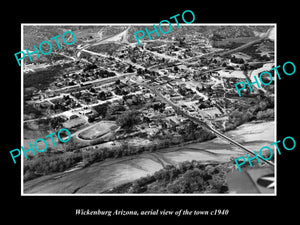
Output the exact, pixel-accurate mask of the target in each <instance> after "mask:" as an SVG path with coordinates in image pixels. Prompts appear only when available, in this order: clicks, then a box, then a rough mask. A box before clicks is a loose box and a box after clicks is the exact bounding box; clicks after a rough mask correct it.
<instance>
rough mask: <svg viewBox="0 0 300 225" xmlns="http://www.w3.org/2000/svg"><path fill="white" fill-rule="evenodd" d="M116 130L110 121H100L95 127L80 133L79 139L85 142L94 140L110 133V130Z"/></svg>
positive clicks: (114, 124) (113, 123)
mask: <svg viewBox="0 0 300 225" xmlns="http://www.w3.org/2000/svg"><path fill="white" fill-rule="evenodd" d="M114 128H116V123H115V122H111V121H102V122H100V123H98V124H96V125H95V126H93V127H91V128H89V129H87V130H85V131H82V132H81V133H80V134H79V137H80V138H82V139H85V140H94V139H97V138H99V137H101V136H103V135H105V134H108V133H109V132H111V130H112V129H114Z"/></svg>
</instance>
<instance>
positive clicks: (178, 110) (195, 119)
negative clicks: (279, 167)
mask: <svg viewBox="0 0 300 225" xmlns="http://www.w3.org/2000/svg"><path fill="white" fill-rule="evenodd" d="M138 84H139V85H141V86H143V87H145V88H147V89H149V90H151V91H152V92H153V93H154V94H155V95H156V96H158V97H159V98H160V99H161V100H162V101H164V102H166V103H167V104H169V105H170V106H172V108H173V109H174V110H175V112H176V113H177V114H179V115H182V116H184V117H186V118H188V119H190V120H192V121H193V122H195V123H197V124H199V125H200V126H201V127H203V128H205V129H207V130H209V131H211V132H213V133H214V134H216V135H217V136H219V137H220V138H222V139H223V140H225V141H227V142H229V143H230V144H232V145H234V146H236V147H238V148H240V149H242V150H243V151H246V152H247V153H250V154H251V155H254V156H255V154H254V153H253V152H252V151H251V150H249V149H247V148H245V147H244V146H243V145H241V144H240V143H238V142H236V141H235V140H233V139H231V138H229V137H227V136H225V135H224V134H222V133H220V132H219V131H218V130H216V129H214V128H213V127H212V126H211V125H208V123H209V122H208V121H205V120H203V119H201V118H198V117H196V116H191V115H190V114H189V113H188V112H187V111H185V110H183V109H181V108H180V107H179V106H177V105H175V104H174V103H173V102H171V101H170V100H168V99H166V98H165V97H164V96H163V95H162V94H161V93H159V92H158V91H157V90H156V89H155V87H151V86H149V85H147V84H143V83H138ZM260 159H261V160H262V161H264V162H266V163H267V164H269V165H271V166H274V164H273V163H272V162H271V161H268V160H264V159H262V158H261V157H260Z"/></svg>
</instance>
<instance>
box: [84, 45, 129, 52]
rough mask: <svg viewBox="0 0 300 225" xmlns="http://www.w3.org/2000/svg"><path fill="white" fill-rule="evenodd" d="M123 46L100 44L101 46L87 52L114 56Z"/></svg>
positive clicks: (93, 47) (92, 47)
mask: <svg viewBox="0 0 300 225" xmlns="http://www.w3.org/2000/svg"><path fill="white" fill-rule="evenodd" d="M122 46H123V45H122V44H115V43H107V44H99V45H95V46H91V47H89V48H88V49H87V50H89V51H92V52H99V53H107V54H109V55H112V54H113V53H114V52H116V51H117V50H118V49H119V48H120V47H122Z"/></svg>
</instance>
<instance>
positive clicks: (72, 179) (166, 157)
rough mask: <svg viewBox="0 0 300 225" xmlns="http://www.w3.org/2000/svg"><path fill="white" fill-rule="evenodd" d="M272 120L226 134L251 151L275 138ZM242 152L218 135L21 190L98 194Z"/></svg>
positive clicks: (54, 177) (105, 163)
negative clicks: (182, 164)
mask: <svg viewBox="0 0 300 225" xmlns="http://www.w3.org/2000/svg"><path fill="white" fill-rule="evenodd" d="M274 132H275V122H274V121H268V122H263V121H260V122H259V121H256V122H250V123H246V124H243V125H241V126H239V127H237V128H236V129H235V130H232V131H228V132H225V135H227V136H228V137H230V138H232V139H234V140H236V141H238V142H239V143H240V144H242V145H244V146H245V147H247V148H248V149H251V150H253V151H254V150H259V149H260V148H261V147H263V146H266V145H269V144H270V143H272V142H274V141H275V134H274ZM242 155H245V152H243V151H242V150H240V149H238V148H236V147H235V146H232V145H230V144H228V143H227V142H224V140H223V139H221V138H215V139H213V140H210V141H205V142H200V143H193V144H187V145H184V146H182V147H171V148H166V149H161V150H158V151H155V152H145V153H142V154H139V155H134V156H128V157H123V158H120V159H108V160H105V161H103V162H98V163H94V164H92V165H91V166H89V167H87V168H83V169H80V170H75V171H72V172H69V173H55V174H51V175H46V176H43V177H39V178H36V179H34V180H30V181H28V182H26V183H24V193H25V194H29V193H36V194H40V193H43V194H71V193H78V194H83V193H85V194H97V193H101V192H103V191H105V190H108V189H110V188H113V187H116V186H118V185H121V184H124V183H127V182H130V181H133V180H135V179H138V178H140V177H143V176H146V175H147V174H153V173H154V172H155V171H158V170H160V169H162V168H163V166H164V165H167V164H177V163H179V162H183V161H186V160H198V161H203V162H227V161H229V160H230V158H236V157H239V156H242Z"/></svg>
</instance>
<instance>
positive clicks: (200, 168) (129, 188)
mask: <svg viewBox="0 0 300 225" xmlns="http://www.w3.org/2000/svg"><path fill="white" fill-rule="evenodd" d="M164 26H166V27H164ZM157 27H158V26H157ZM146 28H147V29H148V30H149V31H153V29H154V28H153V24H22V48H23V49H21V51H24V52H27V53H29V56H30V57H29V56H28V55H26V57H24V59H23V61H22V65H21V68H22V106H21V107H22V119H23V121H22V126H23V127H22V146H23V147H24V149H29V146H30V143H31V145H32V146H34V147H35V149H36V148H38V149H44V147H45V143H43V142H42V141H39V142H36V140H37V139H41V138H43V139H45V140H46V141H47V145H48V147H47V150H46V151H44V152H38V151H36V154H35V155H34V154H33V152H32V151H27V152H26V156H27V157H26V158H25V157H23V156H22V158H23V159H22V166H21V167H22V177H21V184H22V192H23V194H24V195H248V194H250V195H274V194H275V193H276V173H275V170H276V160H274V156H275V152H276V150H274V149H273V147H272V150H273V152H274V154H272V152H271V153H270V152H269V151H263V157H264V158H270V159H269V160H266V161H263V160H261V161H259V160H257V159H252V160H251V162H250V163H249V162H248V161H247V162H246V161H244V162H241V160H236V159H237V158H239V159H242V157H244V159H245V158H246V154H248V155H249V158H253V157H254V156H253V155H251V154H250V153H253V151H257V152H259V150H260V149H261V148H262V147H263V146H270V143H272V142H275V139H276V136H275V131H276V117H275V109H276V85H275V83H276V74H274V70H271V69H272V68H273V67H275V66H276V61H275V57H276V26H275V24H188V25H186V24H181V26H180V27H177V26H176V24H173V26H172V29H171V31H170V32H169V33H166V32H165V33H160V35H159V36H158V35H157V33H156V32H152V33H151V34H147V32H146V30H145V29H146ZM162 29H164V30H168V25H163V26H162ZM141 30H143V32H144V33H145V36H144V37H143V38H141V39H139V41H137V39H136V36H135V35H134V34H135V33H136V32H138V31H141ZM159 31H160V30H158V32H159ZM140 35H141V34H138V36H140ZM149 36H150V37H149ZM49 43H51V45H49ZM26 50H27V51H26ZM37 51H38V52H39V54H37ZM43 52H44V53H46V54H42V53H43ZM270 70H271V71H270ZM264 71H269V72H270V73H271V74H272V76H273V78H272V77H268V76H263V77H262V79H263V81H264V82H265V83H270V84H269V85H261V86H260V87H258V85H257V84H253V85H252V86H251V88H252V89H251V90H250V89H249V88H248V87H247V88H244V89H242V90H241V91H240V94H241V95H239V93H238V91H237V88H236V86H235V84H237V83H239V82H245V83H246V80H248V81H249V82H251V83H253V82H255V79H256V77H258V76H259V74H260V73H262V72H264ZM61 129H67V130H68V131H69V132H70V138H69V140H68V141H62V140H65V139H62V140H61V138H60V137H62V138H65V136H68V134H67V133H66V132H61V133H60V137H59V136H58V135H57V133H58V131H60V130H61ZM53 133H55V134H53ZM50 134H53V135H52V136H49V135H50ZM46 136H48V137H46ZM34 143H35V144H34ZM249 151H250V153H249ZM271 154H272V155H273V157H271V156H272V155H271ZM238 164H239V166H238Z"/></svg>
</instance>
